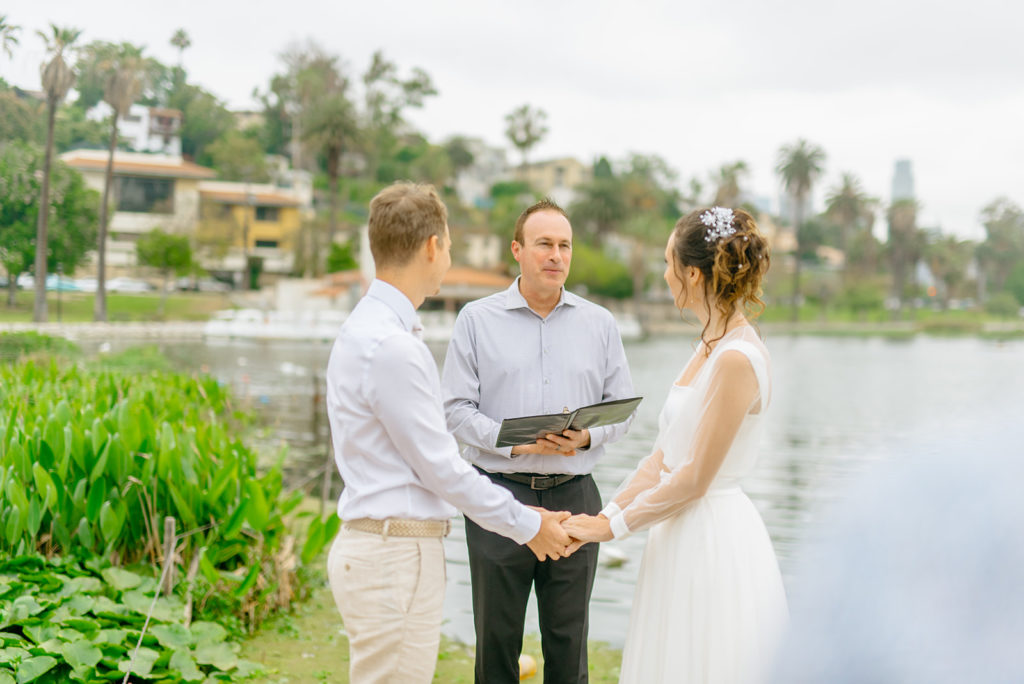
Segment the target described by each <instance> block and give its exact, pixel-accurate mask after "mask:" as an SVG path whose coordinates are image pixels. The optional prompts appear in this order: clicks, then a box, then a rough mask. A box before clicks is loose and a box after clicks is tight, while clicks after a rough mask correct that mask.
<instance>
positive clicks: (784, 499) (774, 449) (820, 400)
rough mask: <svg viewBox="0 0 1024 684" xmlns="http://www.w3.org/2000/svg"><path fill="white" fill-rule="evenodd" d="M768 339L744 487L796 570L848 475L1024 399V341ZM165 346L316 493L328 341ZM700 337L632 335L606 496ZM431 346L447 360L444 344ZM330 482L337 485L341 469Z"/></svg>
mask: <svg viewBox="0 0 1024 684" xmlns="http://www.w3.org/2000/svg"><path fill="white" fill-rule="evenodd" d="M766 343H767V345H768V348H769V351H770V352H771V354H772V360H773V364H774V392H775V396H774V398H773V404H772V406H771V407H770V409H769V412H768V414H767V416H768V417H767V421H768V426H769V427H768V433H767V437H766V440H765V444H764V447H763V454H762V458H761V461H760V464H759V467H758V469H757V471H756V473H755V474H754V476H752V477H751V478H750V479H749V481H748V482H746V483H745V485H744V489H745V490H746V491H747V493H748V494H749V495H750V497H751V499H753V501H754V503H755V504H756V505H757V507H758V508H759V509H760V511H761V513H762V515H763V516H764V520H765V523H766V524H767V526H768V530H769V532H770V533H771V535H772V539H773V541H774V543H775V548H776V551H777V553H778V556H779V562H780V564H781V566H782V571H783V575H784V576H785V578H786V580H787V582H788V583H789V582H792V577H793V568H794V560H795V559H796V558H797V555H798V548H799V545H800V543H801V542H802V541H803V540H804V539H805V538H806V537H807V535H808V534H809V530H811V529H812V524H813V521H814V520H815V519H816V518H817V517H818V516H819V514H820V511H821V509H822V507H823V506H826V505H827V504H828V502H830V501H832V500H834V499H835V498H836V497H839V496H841V495H842V492H843V491H844V485H845V484H847V483H848V482H849V481H850V479H851V478H853V477H854V476H856V475H857V474H858V473H861V472H863V471H864V470H866V469H868V468H870V464H871V463H872V462H875V461H878V460H882V459H891V458H900V457H903V456H908V455H913V454H921V453H930V450H934V449H936V448H937V446H936V445H939V444H941V443H942V441H943V438H944V436H947V435H948V436H949V437H950V438H951V440H952V438H953V437H955V438H956V440H957V442H958V443H967V444H969V443H970V435H972V434H982V433H984V434H985V435H986V436H987V437H988V438H992V437H993V433H995V440H996V443H997V444H999V437H998V427H999V425H1000V424H1001V421H1011V420H1012V421H1019V420H1020V418H1019V414H1020V410H1021V407H1022V406H1024V342H1022V341H1014V342H1004V343H1000V342H993V341H986V340H980V339H973V338H932V337H923V336H918V337H915V338H912V339H909V340H890V339H883V338H823V337H808V336H786V335H769V336H768V337H767V339H766ZM162 348H163V350H164V352H165V353H167V354H168V356H170V357H171V358H172V359H174V360H175V363H176V365H178V366H179V367H180V368H181V369H182V370H199V369H207V370H208V371H209V372H210V373H212V374H213V375H215V376H216V377H217V378H219V379H220V380H221V381H222V382H225V383H227V384H230V385H232V386H233V387H234V388H235V390H236V392H237V393H238V394H239V395H240V396H241V397H243V401H244V402H246V403H248V404H251V405H252V406H253V407H254V408H256V409H257V410H258V411H259V412H260V413H261V414H262V415H263V416H264V417H265V419H266V424H267V425H268V428H269V429H268V430H267V432H266V433H265V434H264V435H263V437H262V439H263V440H264V442H265V444H266V445H267V446H272V445H273V444H274V443H277V442H282V441H283V442H287V443H288V444H289V446H290V452H289V453H290V455H289V459H288V462H287V476H288V478H289V481H290V482H291V483H293V484H294V485H302V486H304V487H305V488H306V489H307V490H308V491H309V492H310V493H312V494H317V495H318V494H319V492H320V484H319V482H320V480H319V474H320V473H321V472H322V471H323V464H324V461H325V449H326V444H327V425H326V417H325V415H324V414H323V411H324V407H323V402H322V398H321V397H320V394H321V393H322V388H321V385H322V374H323V369H324V368H325V366H326V362H327V357H328V355H329V353H330V346H329V345H328V344H294V343H257V342H239V341H232V342H207V343H180V344H176V343H166V344H164V345H162ZM692 349H693V346H692V339H691V338H689V337H657V338H653V339H649V340H646V341H643V342H635V343H630V344H627V346H626V353H627V357H628V359H629V363H630V369H631V371H632V375H633V382H634V386H635V388H636V393H637V394H639V395H643V396H644V397H645V400H644V402H643V404H641V407H640V411H639V415H638V417H637V420H636V421H635V422H634V423H633V427H632V428H631V430H630V432H629V434H628V435H627V436H626V438H624V439H623V440H621V441H620V442H618V443H615V444H612V445H609V447H608V450H607V453H606V455H605V457H604V459H603V461H602V462H601V463H600V464H599V465H598V467H597V470H596V471H595V473H594V475H595V478H596V479H597V482H598V485H599V487H600V489H601V492H602V494H603V495H604V497H605V498H607V497H608V496H609V495H610V494H611V493H612V492H613V491H614V490H615V488H616V487H617V486H618V484H619V483H620V482H621V481H622V479H623V478H624V477H625V476H626V475H627V474H628V473H629V472H630V471H631V470H632V468H633V467H634V465H635V464H636V462H637V461H638V460H639V459H640V458H642V457H644V456H645V455H646V454H647V453H648V450H649V449H650V446H651V444H652V443H653V441H654V438H655V434H656V432H657V416H658V413H659V411H660V409H661V403H662V401H663V399H664V397H665V395H666V394H667V392H668V388H669V384H670V383H671V382H672V381H673V379H674V378H675V377H676V375H677V374H678V373H679V371H680V370H681V369H682V367H683V365H684V364H685V363H686V360H687V359H688V358H689V356H690V354H691V353H692ZM433 351H434V355H435V357H436V358H437V359H438V361H439V363H440V361H441V359H442V358H443V355H444V347H443V346H441V347H437V348H434V349H433ZM1006 439H1007V443H1006V444H1005V445H1001V446H1002V447H1003V448H1005V449H1006V451H1007V453H1008V454H1016V455H1017V457H1020V455H1021V447H1020V445H1019V444H1016V443H1010V442H1009V440H1010V438H1009V437H1007V438H1006ZM989 441H991V439H989ZM964 455H965V457H968V456H969V454H964ZM333 490H334V491H333V495H335V496H336V494H337V492H338V490H339V483H338V479H337V475H336V474H335V475H334V487H333ZM331 505H333V502H332V504H331ZM455 522H456V524H455V525H454V529H453V532H452V534H451V535H450V536H449V537H448V538H447V539H446V540H445V549H446V552H447V556H448V578H449V582H448V591H447V595H446V600H445V620H446V622H445V627H444V631H445V633H446V634H448V635H449V636H451V637H455V638H457V639H461V640H463V641H466V642H470V643H471V642H472V641H473V622H472V607H471V601H470V587H469V567H468V563H467V559H466V549H465V536H464V533H463V527H462V521H461V518H460V519H457V520H456V521H455ZM645 537H646V535H644V534H640V535H636V536H634V537H631V538H629V539H626V540H624V541H622V542H613V543H611V544H608V545H605V547H606V548H607V549H608V550H609V551H610V553H603V558H604V559H605V560H607V559H609V557H610V556H612V555H617V556H624V557H625V558H626V562H625V563H624V564H622V565H619V566H617V567H609V566H608V565H602V567H601V568H600V569H599V571H598V575H597V582H596V584H595V588H594V595H593V601H592V616H591V632H590V637H591V639H594V640H600V641H606V642H608V643H610V644H613V645H616V646H621V644H622V640H623V638H624V635H625V631H626V624H627V621H628V617H629V607H630V601H631V597H632V593H633V584H634V582H635V579H636V575H637V573H638V571H639V566H640V563H639V559H640V556H641V553H642V551H643V546H644V543H645ZM535 615H536V613H535V611H534V610H533V607H532V605H531V616H530V617H529V618H528V622H527V629H528V630H529V631H533V632H536V630H537V628H536V624H537V622H536V617H535Z"/></svg>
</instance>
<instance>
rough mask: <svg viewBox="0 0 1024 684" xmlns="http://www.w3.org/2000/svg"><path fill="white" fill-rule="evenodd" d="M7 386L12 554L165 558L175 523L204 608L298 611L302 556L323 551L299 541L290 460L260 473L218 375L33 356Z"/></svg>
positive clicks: (4, 426) (13, 370)
mask: <svg viewBox="0 0 1024 684" xmlns="http://www.w3.org/2000/svg"><path fill="white" fill-rule="evenodd" d="M0 385H2V386H3V387H4V390H5V391H4V393H3V396H2V397H0V440H2V441H0V550H2V552H3V553H4V554H7V555H9V556H10V555H25V554H33V553H42V554H43V555H45V556H47V557H51V556H55V555H60V556H78V557H90V556H94V555H96V556H102V557H105V558H113V559H115V560H116V561H117V562H120V563H128V564H130V563H140V562H143V563H144V562H148V563H151V564H153V565H159V564H160V563H161V561H162V560H163V551H162V544H163V542H164V540H163V536H162V535H163V521H164V519H165V517H173V518H175V520H176V521H177V530H178V540H177V544H176V555H177V557H179V558H180V565H181V569H180V571H181V573H182V574H186V573H187V571H188V569H189V568H190V567H194V568H196V570H194V571H193V574H194V575H195V573H196V572H198V575H197V576H195V577H194V579H195V586H194V587H189V589H190V590H194V591H195V592H196V596H197V599H198V606H199V611H198V612H200V613H201V612H202V608H203V606H204V605H205V603H206V601H207V599H210V598H215V600H216V605H217V606H218V610H227V611H229V612H234V613H235V614H237V615H238V616H239V617H240V618H241V619H242V620H243V621H244V623H245V624H247V625H250V626H252V625H255V624H258V622H259V621H260V620H261V619H262V618H263V617H264V615H265V614H266V613H268V612H270V611H272V610H274V609H275V608H276V607H279V606H286V605H288V602H289V600H290V598H291V595H292V591H293V585H294V571H295V568H296V565H297V558H296V556H297V555H298V553H299V552H300V549H301V551H302V552H303V553H304V555H305V556H306V558H310V557H311V556H312V555H315V553H317V552H319V550H320V547H315V544H312V545H306V546H305V547H298V546H297V541H296V538H295V536H294V535H293V533H292V531H291V530H289V529H288V527H287V526H286V523H285V519H284V516H285V514H287V513H288V512H289V511H291V510H292V509H294V507H295V506H296V505H297V504H298V503H299V502H300V501H301V499H302V494H301V492H295V493H293V494H291V495H287V494H286V492H285V491H284V486H283V483H282V478H281V469H280V462H279V463H278V464H277V465H275V466H274V467H272V468H270V469H269V470H268V471H267V472H265V473H262V474H260V473H259V472H258V471H257V463H256V453H255V452H254V451H253V450H252V449H250V448H249V447H247V446H246V445H245V444H244V443H243V441H242V439H241V438H240V436H239V435H240V432H241V426H240V425H239V414H237V413H236V412H235V411H234V410H233V407H232V403H231V398H230V396H229V394H228V391H227V390H226V389H225V388H223V387H221V386H220V385H218V384H217V382H216V381H215V380H213V379H212V378H194V377H188V376H184V375H175V374H166V373H156V372H153V373H148V374H126V373H120V372H117V371H108V370H87V369H83V368H79V367H69V368H61V367H59V366H58V365H57V364H56V363H50V364H48V365H38V364H36V363H34V362H32V361H29V362H25V363H22V364H18V365H13V366H10V365H9V366H0ZM335 520H336V519H334V518H332V521H331V523H329V524H328V527H331V526H334V525H336V523H335V522H334V521H335ZM321 527H323V525H321V523H320V522H319V520H317V521H315V522H314V524H313V528H312V529H313V534H312V535H311V538H313V539H319V540H320V542H321V546H322V543H325V542H323V533H322V532H320V533H319V534H320V536H317V534H318V530H320V528H321Z"/></svg>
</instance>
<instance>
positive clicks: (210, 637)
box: [191, 620, 228, 645]
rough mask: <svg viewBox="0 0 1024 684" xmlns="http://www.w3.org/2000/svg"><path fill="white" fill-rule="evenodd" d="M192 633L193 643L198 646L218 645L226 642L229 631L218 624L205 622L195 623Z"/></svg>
mask: <svg viewBox="0 0 1024 684" xmlns="http://www.w3.org/2000/svg"><path fill="white" fill-rule="evenodd" d="M191 631H192V643H193V644H196V645H198V644H216V643H219V642H221V641H224V640H225V639H227V637H228V631H227V630H226V629H224V628H223V627H221V626H220V625H218V624H217V623H216V622H206V621H203V620H200V621H199V622H193V623H192V627H191Z"/></svg>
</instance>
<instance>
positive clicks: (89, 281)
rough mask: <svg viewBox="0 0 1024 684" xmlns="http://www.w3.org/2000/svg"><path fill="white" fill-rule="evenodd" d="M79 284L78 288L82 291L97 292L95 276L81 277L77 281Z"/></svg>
mask: <svg viewBox="0 0 1024 684" xmlns="http://www.w3.org/2000/svg"><path fill="white" fill-rule="evenodd" d="M75 282H76V283H77V284H78V289H79V290H81V291H82V292H95V291H96V279H95V278H79V279H78V280H76V281H75Z"/></svg>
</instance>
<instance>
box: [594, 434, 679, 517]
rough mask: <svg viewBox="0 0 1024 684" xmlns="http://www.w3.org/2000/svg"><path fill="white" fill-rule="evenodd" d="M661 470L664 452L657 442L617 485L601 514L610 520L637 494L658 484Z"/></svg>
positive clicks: (662, 470) (663, 465)
mask: <svg viewBox="0 0 1024 684" xmlns="http://www.w3.org/2000/svg"><path fill="white" fill-rule="evenodd" d="M662 472H666V468H665V453H664V452H663V451H662V450H661V448H660V446H659V445H658V444H655V445H654V452H653V453H652V454H651V455H649V456H648V457H647V458H645V459H644V460H642V461H640V465H638V466H637V467H636V470H634V471H633V473H632V474H631V475H630V476H629V477H627V478H626V480H625V481H624V482H623V483H622V485H620V486H619V489H618V491H616V492H615V495H614V496H613V497H612V500H611V501H610V502H609V503H608V505H607V506H605V507H604V510H602V511H601V515H603V516H605V517H606V518H608V519H609V520H611V519H612V518H614V517H615V516H616V515H618V514H620V513H621V512H622V510H623V509H624V508H626V507H627V506H629V504H631V503H633V500H634V499H636V497H637V495H638V494H640V493H641V492H644V491H646V490H648V489H650V488H651V487H653V486H654V485H656V484H658V481H659V480H660V479H661V474H662Z"/></svg>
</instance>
